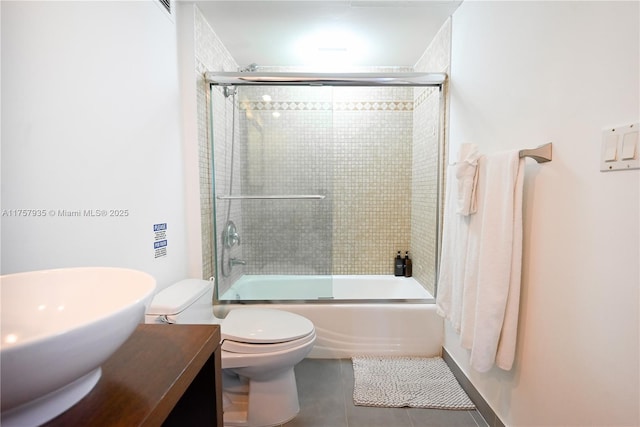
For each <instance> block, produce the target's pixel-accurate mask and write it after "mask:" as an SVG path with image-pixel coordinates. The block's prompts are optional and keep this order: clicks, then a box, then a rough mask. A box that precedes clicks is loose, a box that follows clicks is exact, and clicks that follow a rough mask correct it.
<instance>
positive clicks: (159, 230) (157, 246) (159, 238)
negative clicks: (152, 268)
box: [153, 222, 168, 258]
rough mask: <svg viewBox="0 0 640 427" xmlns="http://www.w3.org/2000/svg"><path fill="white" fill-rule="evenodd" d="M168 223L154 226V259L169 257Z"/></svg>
mask: <svg viewBox="0 0 640 427" xmlns="http://www.w3.org/2000/svg"><path fill="white" fill-rule="evenodd" d="M167 243H168V242H167V223H166V222H164V223H161V224H153V251H154V258H160V257H163V256H166V255H167Z"/></svg>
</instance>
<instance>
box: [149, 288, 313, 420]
mask: <svg viewBox="0 0 640 427" xmlns="http://www.w3.org/2000/svg"><path fill="white" fill-rule="evenodd" d="M213 289H214V286H213V282H211V281H206V280H199V279H187V280H182V281H180V282H178V283H176V284H174V285H172V286H169V287H168V288H166V289H163V290H162V291H160V292H159V293H158V294H157V295H156V296H155V297H154V299H153V301H152V302H151V304H150V306H149V308H148V309H147V313H146V315H145V322H146V323H168V324H171V323H177V324H219V325H220V332H221V349H222V351H221V355H222V370H223V410H224V414H223V418H224V425H225V426H246V427H269V426H275V425H280V424H283V423H285V422H287V421H289V420H291V419H292V418H294V417H295V416H296V415H297V413H298V411H299V410H300V405H299V403H298V391H297V387H296V379H295V374H294V371H293V367H294V366H295V365H296V364H297V363H299V362H300V361H301V360H302V359H304V358H305V357H306V356H307V354H309V352H310V351H311V349H312V347H313V344H314V342H315V339H316V333H315V328H314V326H313V323H311V321H309V320H308V319H306V318H305V317H302V316H299V315H297V314H293V313H289V312H286V311H282V310H271V309H262V308H238V309H233V310H231V311H230V312H229V314H228V315H227V317H226V318H224V319H218V318H216V317H215V316H214V315H213V305H212V297H213Z"/></svg>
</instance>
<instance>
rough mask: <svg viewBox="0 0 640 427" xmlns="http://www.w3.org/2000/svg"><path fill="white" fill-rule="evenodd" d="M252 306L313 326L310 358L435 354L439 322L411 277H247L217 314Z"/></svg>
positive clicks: (426, 294)
mask: <svg viewBox="0 0 640 427" xmlns="http://www.w3.org/2000/svg"><path fill="white" fill-rule="evenodd" d="M249 304H250V305H251V306H252V307H268V308H275V309H279V310H286V311H290V312H292V313H297V314H300V315H301V316H304V317H306V318H308V319H309V320H311V321H312V322H313V323H314V325H315V328H316V334H317V339H316V344H315V346H314V348H313V350H312V351H311V353H310V354H309V356H308V357H311V358H323V359H342V358H350V357H352V356H361V355H377V356H392V355H396V356H427V357H433V356H439V355H440V352H441V349H442V343H443V320H442V318H441V317H440V316H438V314H437V313H436V311H435V304H434V298H433V296H432V295H431V294H430V293H429V292H428V291H426V290H425V289H424V288H423V287H422V285H420V283H418V282H417V281H416V280H415V279H413V278H404V277H399V278H398V277H394V276H373V275H372V276H284V275H282V276H281V275H274V276H270V275H245V276H243V277H241V278H240V279H239V280H238V281H237V282H236V283H234V284H233V285H232V286H231V288H229V289H228V290H227V291H226V292H224V293H223V294H222V295H221V296H220V298H219V301H217V302H216V305H215V313H216V316H218V317H224V316H226V314H227V313H228V312H229V311H230V310H233V309H234V308H238V307H242V306H246V305H249Z"/></svg>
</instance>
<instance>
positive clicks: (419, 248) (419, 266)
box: [411, 19, 451, 294]
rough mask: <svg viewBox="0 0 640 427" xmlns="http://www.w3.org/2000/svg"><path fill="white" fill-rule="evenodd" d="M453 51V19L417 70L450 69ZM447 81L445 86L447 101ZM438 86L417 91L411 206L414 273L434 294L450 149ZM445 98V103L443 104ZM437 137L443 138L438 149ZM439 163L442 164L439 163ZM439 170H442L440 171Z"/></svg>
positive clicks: (434, 42) (439, 33)
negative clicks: (448, 147) (446, 165)
mask: <svg viewBox="0 0 640 427" xmlns="http://www.w3.org/2000/svg"><path fill="white" fill-rule="evenodd" d="M450 52H451V19H449V20H447V22H445V24H444V25H443V26H442V28H441V29H440V31H439V32H438V34H437V35H436V37H435V38H434V39H433V41H432V42H431V44H430V45H429V47H428V48H427V49H426V51H425V53H424V54H423V56H422V58H420V60H419V61H418V63H417V64H416V65H415V71H429V72H445V73H447V74H448V73H449V64H450ZM447 93H448V83H445V85H444V87H443V93H442V98H443V100H444V102H446V99H447ZM440 97H441V94H440V93H439V91H438V90H435V89H432V88H427V89H422V88H417V89H415V93H414V99H415V101H414V118H413V132H414V138H413V141H414V148H413V152H414V155H413V160H412V162H413V164H412V170H413V179H412V189H413V190H412V192H413V198H412V201H411V203H412V206H411V252H412V253H413V254H414V263H413V273H414V276H415V277H416V279H417V280H418V281H419V282H420V283H422V284H423V285H424V286H425V287H426V288H427V289H428V290H429V292H431V293H432V294H435V283H436V278H437V268H436V262H437V254H438V252H439V243H438V242H439V238H440V236H439V234H440V232H439V228H440V224H441V222H440V218H441V217H442V210H443V206H442V203H441V204H440V206H439V207H440V209H439V211H438V208H437V207H438V198H439V197H440V198H442V192H443V188H444V187H443V185H440V184H441V183H444V176H445V174H444V167H443V165H444V164H445V161H444V159H445V156H446V151H447V146H448V144H447V135H446V133H445V130H446V129H447V126H446V125H445V123H446V120H447V118H446V112H447V108H446V105H442V106H441V103H440ZM444 102H443V104H444ZM438 140H441V141H443V143H442V148H441V149H440V150H439V151H438V145H439V144H438ZM439 165H440V168H438V166H439ZM438 170H439V171H440V173H439V174H438Z"/></svg>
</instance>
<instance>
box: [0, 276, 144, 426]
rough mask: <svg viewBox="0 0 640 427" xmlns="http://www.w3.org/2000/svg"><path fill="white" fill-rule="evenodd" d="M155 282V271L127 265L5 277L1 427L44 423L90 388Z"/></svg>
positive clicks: (1, 283) (0, 284)
mask: <svg viewBox="0 0 640 427" xmlns="http://www.w3.org/2000/svg"><path fill="white" fill-rule="evenodd" d="M155 288H156V281H155V279H154V278H153V277H152V276H150V275H148V274H146V273H143V272H139V271H135V270H129V269H122V268H102V267H87V268H68V269H56V270H45V271H34V272H28V273H17V274H10V275H6V276H0V296H1V299H0V303H1V305H0V307H1V309H0V317H1V335H2V337H1V338H2V341H1V342H0V382H1V384H0V386H1V390H2V396H1V399H0V400H1V403H2V414H1V418H2V419H1V423H2V425H3V427H10V426H12V425H13V426H20V427H28V426H37V425H40V424H42V423H44V422H46V421H48V420H50V419H52V418H54V417H56V416H57V415H59V414H61V413H62V412H64V411H66V410H67V409H68V408H70V407H71V406H72V405H74V404H75V403H76V402H78V401H79V400H80V399H82V398H83V397H84V396H85V395H86V394H87V393H89V392H90V391H91V389H92V388H93V387H94V386H95V384H96V383H97V382H98V380H99V379H100V374H101V370H100V365H101V364H102V363H103V362H104V361H105V360H106V359H107V358H109V356H111V354H113V353H114V352H115V351H116V350H117V349H118V347H120V346H121V345H122V344H123V343H124V342H125V341H126V340H127V338H129V336H130V335H131V333H132V332H133V331H134V329H135V328H136V326H137V325H138V323H140V322H141V321H143V319H144V312H145V306H146V305H147V304H148V303H149V301H150V300H151V297H152V296H153V293H154V291H155Z"/></svg>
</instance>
